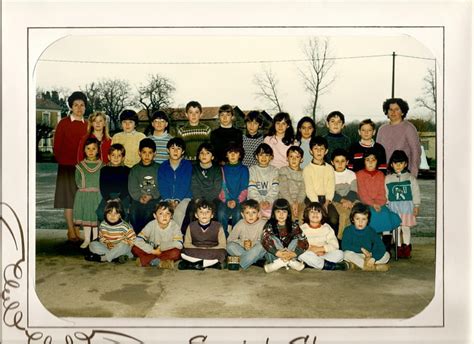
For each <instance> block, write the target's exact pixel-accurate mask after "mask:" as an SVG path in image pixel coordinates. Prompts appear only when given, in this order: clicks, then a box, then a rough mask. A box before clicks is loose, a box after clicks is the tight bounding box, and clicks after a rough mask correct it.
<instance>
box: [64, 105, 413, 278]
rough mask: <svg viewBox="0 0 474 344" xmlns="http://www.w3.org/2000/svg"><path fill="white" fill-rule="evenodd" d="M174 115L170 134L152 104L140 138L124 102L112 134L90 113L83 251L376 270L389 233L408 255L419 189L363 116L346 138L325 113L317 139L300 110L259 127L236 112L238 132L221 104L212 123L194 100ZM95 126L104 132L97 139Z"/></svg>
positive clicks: (79, 209)
mask: <svg viewBox="0 0 474 344" xmlns="http://www.w3.org/2000/svg"><path fill="white" fill-rule="evenodd" d="M185 112H186V117H187V119H188V123H187V124H186V125H184V126H182V127H180V128H178V129H177V135H176V137H172V136H171V135H170V134H169V132H168V126H169V119H168V116H167V115H166V114H165V113H164V112H162V111H157V112H155V113H154V114H153V116H152V119H151V126H152V127H153V133H152V134H151V135H150V136H149V137H146V136H145V135H144V134H143V133H140V132H138V131H136V129H135V127H136V125H137V122H138V117H137V114H136V113H135V112H134V111H133V110H124V111H123V112H122V113H121V115H120V122H121V125H122V129H123V131H122V132H119V133H117V134H115V135H114V136H113V137H112V138H109V137H108V130H107V126H106V125H105V123H106V122H105V116H104V115H103V114H101V113H94V114H93V115H91V116H90V117H89V128H90V132H92V131H93V132H94V133H95V137H89V138H87V139H85V140H84V141H83V142H81V144H80V147H79V153H78V157H79V156H80V158H81V161H80V163H79V164H77V165H76V175H75V176H76V183H77V186H78V192H77V193H76V195H75V200H74V208H73V214H74V216H73V217H74V223H75V224H76V225H81V226H82V227H83V229H84V238H85V240H84V242H83V244H82V245H81V247H82V248H84V249H86V248H87V247H88V250H86V252H87V253H86V254H85V259H86V260H89V261H97V262H104V261H108V262H118V263H124V262H126V261H127V260H129V259H131V258H133V257H136V262H137V265H139V266H156V267H159V268H174V266H175V262H176V261H179V263H178V269H180V270H185V269H193V270H203V269H206V268H217V269H222V268H225V267H226V266H227V265H228V267H229V269H230V268H231V266H232V267H233V268H235V267H236V264H237V268H238V267H239V266H240V268H242V269H247V268H249V267H250V266H251V265H258V266H261V267H264V270H265V271H266V272H272V271H275V270H278V269H280V268H283V267H285V268H286V269H293V270H296V271H301V270H302V269H304V268H305V266H308V267H311V268H315V269H319V270H347V269H351V268H356V267H357V268H360V269H362V270H367V271H387V270H388V265H387V263H388V261H389V259H390V251H391V246H392V241H393V237H394V235H397V236H398V238H399V240H397V241H396V242H397V243H398V246H397V247H395V250H397V251H396V252H397V253H398V257H407V258H408V257H410V255H411V243H410V227H411V226H413V225H414V224H415V223H416V222H415V217H416V216H417V215H418V211H419V205H420V193H419V187H418V184H417V181H416V177H415V176H412V175H411V174H410V172H409V171H408V170H407V166H408V163H409V162H408V157H407V154H405V153H404V152H403V151H401V150H397V151H395V152H393V154H392V156H390V157H389V159H388V163H387V159H386V156H385V150H384V147H382V146H381V145H380V144H378V143H376V142H375V141H374V135H375V132H376V131H375V124H374V123H373V122H372V121H371V120H370V119H367V120H364V121H362V122H361V123H360V125H359V135H360V141H359V142H356V143H354V144H351V142H350V140H349V139H348V137H347V136H345V135H344V134H343V133H342V129H343V127H344V122H345V119H344V115H343V114H342V113H341V112H339V111H334V112H331V113H330V114H329V115H328V116H327V127H328V130H329V132H328V134H327V135H326V136H324V137H323V136H316V133H315V132H316V125H315V123H314V121H313V120H312V119H311V118H310V117H303V118H302V119H301V120H300V121H299V123H298V126H297V130H296V135H294V130H293V126H292V123H291V119H290V116H289V115H288V114H287V113H284V112H281V113H278V114H277V115H275V117H274V118H273V123H272V125H271V127H270V128H269V130H268V133H267V135H263V134H262V133H261V128H262V125H263V119H262V117H261V114H260V113H259V112H258V111H251V112H249V113H248V114H247V115H246V117H245V124H246V133H242V132H241V131H240V130H239V129H237V128H235V127H234V126H233V120H234V114H233V108H232V106H230V105H223V106H221V107H220V108H219V122H220V127H219V128H217V129H214V130H211V129H210V128H209V127H208V126H207V125H206V124H203V123H201V122H200V118H201V115H202V107H201V105H200V104H199V103H198V102H196V101H191V102H189V103H188V104H187V105H186V108H185ZM98 117H99V118H102V119H100V120H99V121H97V118H98ZM97 122H100V123H101V125H97V124H96V123H97ZM101 131H102V132H103V135H104V136H105V137H106V138H107V139H108V140H104V139H102V140H101V141H99V140H98V139H97V138H96V137H97V136H100V137H102V135H101V133H100V132H101ZM104 142H105V143H104ZM387 173H388V174H387ZM386 174H387V175H386ZM407 190H409V192H408V194H407ZM229 227H230V228H231V230H229ZM91 237H92V240H91ZM227 257H229V259H227ZM237 257H238V258H237Z"/></svg>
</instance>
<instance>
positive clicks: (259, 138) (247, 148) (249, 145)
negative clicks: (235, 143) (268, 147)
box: [242, 134, 263, 167]
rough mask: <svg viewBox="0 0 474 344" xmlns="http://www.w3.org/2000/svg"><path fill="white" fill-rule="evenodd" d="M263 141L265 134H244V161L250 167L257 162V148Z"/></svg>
mask: <svg viewBox="0 0 474 344" xmlns="http://www.w3.org/2000/svg"><path fill="white" fill-rule="evenodd" d="M261 143H263V135H262V134H257V135H255V136H250V135H244V136H242V146H243V147H244V152H245V155H244V160H242V163H243V164H244V165H245V166H247V167H250V166H252V165H256V164H257V159H255V154H254V153H255V150H256V149H257V147H258V146H259V145H260V144H261Z"/></svg>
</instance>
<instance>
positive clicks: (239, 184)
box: [217, 143, 249, 238]
mask: <svg viewBox="0 0 474 344" xmlns="http://www.w3.org/2000/svg"><path fill="white" fill-rule="evenodd" d="M243 154H244V150H243V148H242V146H239V145H237V144H235V143H233V144H231V145H230V146H229V147H228V148H227V152H226V160H227V163H226V164H225V166H224V167H222V189H221V192H220V194H219V199H220V200H221V202H220V203H219V208H218V210H217V218H218V219H219V222H220V223H221V225H222V228H223V229H224V233H225V236H226V238H227V237H228V236H229V232H228V229H227V227H228V223H229V218H230V217H232V223H231V224H232V228H233V227H234V226H235V225H236V224H237V222H239V220H240V219H241V215H240V203H242V202H243V201H245V200H246V199H247V189H248V185H249V169H248V168H247V166H245V165H242V159H243Z"/></svg>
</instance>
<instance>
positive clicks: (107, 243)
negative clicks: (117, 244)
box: [105, 241, 114, 250]
mask: <svg viewBox="0 0 474 344" xmlns="http://www.w3.org/2000/svg"><path fill="white" fill-rule="evenodd" d="M105 246H107V248H108V249H109V250H111V249H112V248H113V247H114V244H112V243H111V242H109V241H107V242H106V243H105Z"/></svg>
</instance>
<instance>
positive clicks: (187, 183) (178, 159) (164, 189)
mask: <svg viewBox="0 0 474 344" xmlns="http://www.w3.org/2000/svg"><path fill="white" fill-rule="evenodd" d="M166 148H167V149H168V153H169V159H168V160H166V161H165V162H164V163H162V164H161V166H160V167H159V169H158V179H159V181H160V186H159V190H160V194H161V197H162V199H163V200H165V201H168V202H171V204H172V206H173V207H174V220H175V222H176V223H177V224H178V226H179V227H180V228H181V225H182V223H183V219H184V216H185V214H186V208H187V206H188V204H189V201H190V200H191V198H192V193H191V176H192V170H193V166H192V163H191V161H189V160H186V159H184V158H183V156H184V152H185V150H186V144H185V143H184V141H183V139H181V138H179V137H175V138H172V139H171V140H169V141H168V144H167V145H166Z"/></svg>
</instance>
